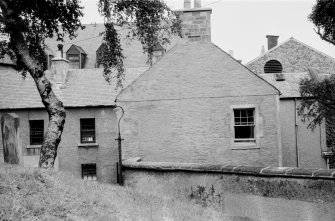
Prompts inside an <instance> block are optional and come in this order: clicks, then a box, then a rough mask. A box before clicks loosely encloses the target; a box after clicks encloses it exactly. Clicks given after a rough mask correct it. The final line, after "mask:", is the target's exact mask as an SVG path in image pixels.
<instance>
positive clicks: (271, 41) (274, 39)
mask: <svg viewBox="0 0 335 221" xmlns="http://www.w3.org/2000/svg"><path fill="white" fill-rule="evenodd" d="M266 38H267V39H268V50H270V49H271V48H273V47H276V46H277V44H278V38H279V36H276V35H267V36H266Z"/></svg>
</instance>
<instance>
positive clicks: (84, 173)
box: [81, 163, 97, 180]
mask: <svg viewBox="0 0 335 221" xmlns="http://www.w3.org/2000/svg"><path fill="white" fill-rule="evenodd" d="M81 177H82V179H84V180H97V166H96V164H95V163H91V164H82V165H81Z"/></svg>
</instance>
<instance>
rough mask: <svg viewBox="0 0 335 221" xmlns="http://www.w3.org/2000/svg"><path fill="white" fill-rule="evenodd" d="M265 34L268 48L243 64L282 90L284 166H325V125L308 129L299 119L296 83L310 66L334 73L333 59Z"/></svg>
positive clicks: (305, 74)
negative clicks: (278, 41) (281, 41)
mask: <svg viewBox="0 0 335 221" xmlns="http://www.w3.org/2000/svg"><path fill="white" fill-rule="evenodd" d="M266 37H267V39H268V51H267V52H264V53H263V54H261V55H260V56H259V57H257V58H255V59H254V60H252V61H250V62H248V63H247V64H246V66H247V67H248V68H249V69H250V70H252V71H254V72H255V73H257V74H259V76H261V77H262V78H264V79H265V80H267V81H268V82H270V83H271V84H273V85H274V86H276V87H277V88H278V89H279V90H280V91H281V95H280V122H281V136H282V141H281V142H282V150H283V166H297V167H321V168H326V167H327V158H324V157H325V156H326V155H327V154H326V153H327V152H328V151H329V150H328V148H327V144H326V129H325V125H324V124H322V125H320V126H319V127H316V129H315V130H314V131H311V130H310V129H307V126H308V122H305V123H304V122H302V119H301V117H300V116H299V115H298V113H297V108H298V107H299V102H300V98H301V97H300V93H299V83H300V81H301V80H302V79H303V78H308V77H310V75H309V71H310V70H313V71H315V72H317V73H319V74H326V75H327V74H334V73H335V59H334V58H332V57H330V56H328V55H326V54H324V53H322V52H320V51H318V50H316V49H314V48H312V47H310V46H308V45H306V44H304V43H302V42H300V41H298V40H296V39H294V38H290V39H288V40H286V41H284V42H283V43H281V44H279V45H277V40H278V36H272V35H268V36H266ZM328 166H329V165H328Z"/></svg>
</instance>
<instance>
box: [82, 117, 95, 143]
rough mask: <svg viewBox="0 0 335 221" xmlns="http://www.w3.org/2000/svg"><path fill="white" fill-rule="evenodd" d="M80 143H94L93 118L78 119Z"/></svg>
mask: <svg viewBox="0 0 335 221" xmlns="http://www.w3.org/2000/svg"><path fill="white" fill-rule="evenodd" d="M80 140H81V143H95V119H94V118H87V119H80Z"/></svg>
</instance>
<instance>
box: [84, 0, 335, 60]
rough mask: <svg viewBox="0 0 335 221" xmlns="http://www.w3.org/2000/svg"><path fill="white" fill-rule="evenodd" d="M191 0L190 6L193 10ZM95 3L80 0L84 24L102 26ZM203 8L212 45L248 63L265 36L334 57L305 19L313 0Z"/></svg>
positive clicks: (225, 1) (229, 2)
mask: <svg viewBox="0 0 335 221" xmlns="http://www.w3.org/2000/svg"><path fill="white" fill-rule="evenodd" d="M193 1H194V0H192V7H193ZM165 2H166V3H167V5H168V6H169V7H170V8H171V9H174V10H177V9H182V8H183V3H184V1H183V0H165ZM97 3H98V0H81V4H82V5H83V6H84V17H83V19H82V22H83V23H84V24H90V23H95V22H96V23H102V22H103V18H102V17H101V16H100V15H99V13H98V10H97ZM201 3H202V7H210V8H212V16H211V28H212V42H213V43H214V44H216V45H217V46H219V47H220V48H222V49H223V50H225V51H226V52H229V51H230V50H233V56H234V57H235V58H236V59H240V60H242V63H244V64H245V63H247V62H249V61H251V60H253V59H254V58H256V57H258V56H259V55H260V53H261V49H262V46H263V45H264V47H265V49H266V50H267V39H266V37H265V36H266V35H277V36H279V39H278V43H279V44H280V43H281V42H284V41H286V40H287V39H289V38H290V37H294V38H295V39H297V40H299V41H301V42H303V43H305V44H307V45H309V46H311V47H313V48H315V49H317V50H319V51H321V52H323V53H325V54H327V55H330V56H332V57H334V58H335V46H333V45H331V44H329V43H327V42H325V41H323V40H321V39H320V37H319V36H318V35H317V34H316V33H315V32H314V30H313V28H315V27H314V25H313V23H312V22H310V21H308V19H307V17H308V15H309V14H310V13H311V11H312V7H313V5H314V4H315V3H316V0H258V1H255V0H243V1H239V0H202V2H201Z"/></svg>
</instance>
